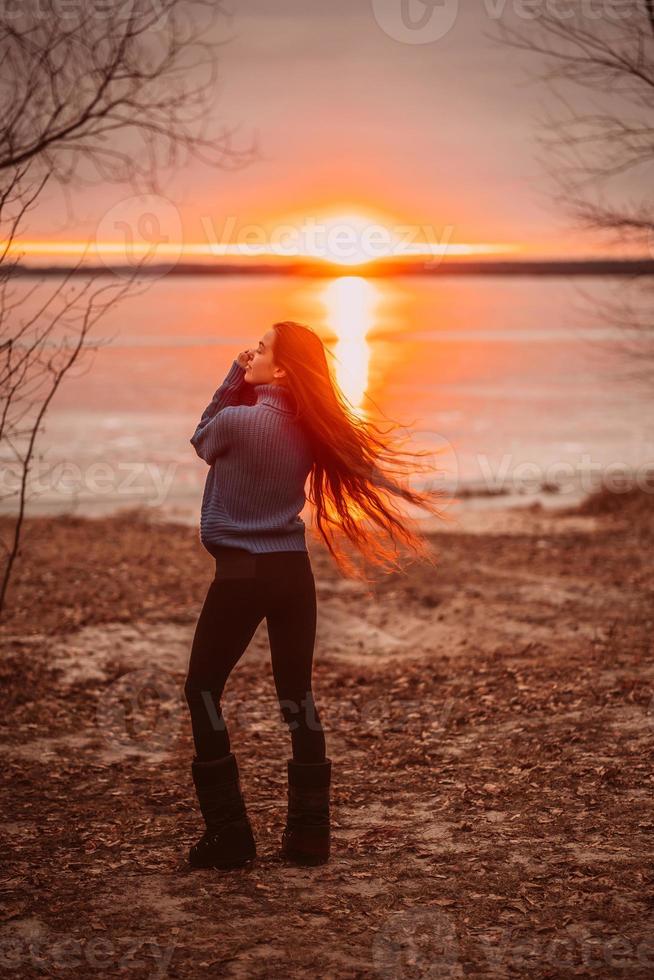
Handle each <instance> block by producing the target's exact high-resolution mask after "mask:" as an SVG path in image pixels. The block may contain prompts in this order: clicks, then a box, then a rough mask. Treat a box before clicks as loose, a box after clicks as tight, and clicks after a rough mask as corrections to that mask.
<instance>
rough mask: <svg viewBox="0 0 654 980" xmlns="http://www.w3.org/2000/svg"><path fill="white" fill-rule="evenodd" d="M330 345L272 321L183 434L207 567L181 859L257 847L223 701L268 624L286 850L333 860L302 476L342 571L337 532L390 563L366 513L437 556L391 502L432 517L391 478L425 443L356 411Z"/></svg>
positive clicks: (218, 863)
mask: <svg viewBox="0 0 654 980" xmlns="http://www.w3.org/2000/svg"><path fill="white" fill-rule="evenodd" d="M326 353H327V351H326V348H325V347H324V345H323V343H322V341H321V340H320V338H319V337H318V335H317V334H316V333H314V332H313V331H312V330H311V329H310V328H309V327H306V326H304V325H302V324H299V323H294V322H292V321H285V322H282V323H275V324H274V325H273V327H272V329H270V330H268V331H267V333H265V334H264V336H263V338H262V339H261V340H260V341H259V344H258V346H257V348H256V349H254V350H246V351H243V352H242V353H241V354H239V355H238V357H237V359H236V360H235V361H234V362H233V363H232V365H231V368H230V370H229V372H228V374H227V376H226V378H225V380H224V381H223V383H222V384H221V385H220V387H219V388H218V390H217V391H216V393H215V395H214V396H213V399H212V401H211V403H210V404H209V405H208V407H207V408H206V409H205V411H204V413H203V415H202V418H201V419H200V422H199V424H198V427H197V429H196V430H195V433H194V434H193V436H192V438H191V443H192V445H193V446H194V448H195V450H196V452H197V453H198V455H199V456H201V458H202V459H204V460H205V461H206V462H207V463H208V464H209V466H210V470H209V473H208V475H207V481H206V485H205V489H204V495H203V498H202V512H201V518H200V538H201V541H202V544H203V545H204V547H205V548H206V549H207V550H208V551H209V552H210V554H211V555H212V556H213V557H214V558H215V562H216V574H215V578H214V580H213V581H212V583H211V585H210V586H209V591H208V593H207V596H206V599H205V601H204V605H203V607H202V611H201V613H200V617H199V620H198V623H197V627H196V630H195V635H194V638H193V645H192V649H191V656H190V663H189V668H188V675H187V678H186V685H185V696H186V700H187V703H188V706H189V711H190V715H191V724H192V728H193V740H194V743H195V758H194V759H193V761H192V766H191V768H192V776H193V781H194V784H195V787H196V792H197V796H198V802H199V805H200V809H201V812H202V815H203V817H204V820H205V823H206V831H205V833H204V834H203V836H202V837H201V838H200V840H199V841H198V842H197V843H196V844H194V845H193V846H192V847H191V850H190V854H189V859H190V863H191V865H192V867H202V868H206V867H214V868H228V867H240V866H242V865H244V864H246V863H248V862H249V861H250V860H251V859H252V858H254V856H255V854H256V845H255V840H254V836H253V833H252V827H251V825H250V821H249V818H248V815H247V811H246V808H245V803H244V800H243V795H242V792H241V787H240V779H239V770H238V765H237V761H236V757H235V756H234V753H233V752H232V751H231V744H230V739H229V734H228V731H227V728H226V725H225V721H224V718H223V715H222V709H221V698H222V694H223V690H224V687H225V684H226V681H227V679H228V677H229V675H230V673H231V671H232V669H233V668H234V666H235V665H236V663H237V662H238V661H239V659H240V657H241V656H242V654H243V653H244V651H245V649H246V648H247V646H248V644H249V642H250V640H251V639H252V636H253V635H254V633H255V631H256V629H257V627H258V625H259V623H260V622H261V621H262V620H263V619H264V618H265V619H266V625H267V630H268V638H269V642H270V651H271V659H272V667H273V675H274V682H275V688H276V693H277V697H278V699H279V703H280V708H281V713H282V717H283V719H284V722H285V723H286V724H287V725H288V728H289V732H290V736H291V745H292V758H290V759H288V760H287V779H288V810H287V818H286V826H285V828H284V830H283V833H282V844H281V855H282V856H283V857H285V858H287V859H288V860H291V861H293V862H295V863H299V864H319V863H322V862H324V861H326V860H328V858H329V855H330V814H329V789H330V783H331V769H332V763H331V759H329V758H328V757H327V756H326V744H325V735H324V731H323V729H322V725H321V720H320V716H319V714H318V711H317V708H316V705H315V703H314V699H313V692H312V687H311V683H312V662H313V650H314V641H315V634H316V591H315V582H314V577H313V572H312V566H311V561H310V558H309V553H308V550H307V545H306V539H305V524H304V522H303V520H302V519H301V517H300V512H301V511H302V509H303V507H304V505H305V503H306V500H307V497H306V496H305V484H306V481H307V478H308V477H310V478H311V479H310V489H309V494H308V499H309V501H310V503H311V504H312V505H313V507H314V513H315V525H316V529H317V531H316V537H321V538H322V540H323V541H324V542H325V543H326V545H327V547H328V549H329V551H330V553H331V554H332V556H333V557H334V559H335V561H336V563H337V565H338V566H339V568H340V569H341V570H342V571H343V572H344V573H346V574H354V576H355V577H361V576H360V575H359V574H358V571H357V569H356V568H355V566H354V565H353V564H352V562H351V561H350V560H349V559H348V558H347V556H346V555H345V553H344V552H343V551H342V550H341V549H340V548H339V547H338V545H337V542H336V534H344V535H345V537H347V538H348V539H349V541H350V542H351V543H353V544H354V545H355V546H356V547H357V548H358V549H359V551H360V552H361V554H363V555H364V557H366V558H369V559H371V560H372V562H373V564H375V565H377V566H379V565H385V564H387V563H388V562H389V560H391V561H390V563H391V565H392V567H397V563H393V562H392V556H393V553H392V552H391V551H390V550H389V548H388V547H387V546H385V545H384V543H383V541H382V540H381V539H380V537H379V535H378V533H377V532H375V531H374V530H373V531H372V532H371V530H370V529H366V528H365V527H364V525H363V523H362V519H366V518H367V519H369V520H372V521H373V522H374V523H376V524H377V525H378V526H379V527H381V528H382V530H384V531H385V532H387V533H388V534H389V535H390V537H391V538H392V539H393V541H395V537H396V535H397V536H399V537H400V538H401V539H402V540H403V541H405V542H406V543H407V544H408V545H409V546H410V547H411V548H412V549H413V550H414V551H416V552H419V553H420V554H421V555H424V556H425V557H427V559H428V560H432V561H433V555H430V554H429V553H428V549H427V548H426V547H425V545H424V541H423V540H422V539H421V538H420V536H419V535H418V534H417V533H415V532H414V531H413V530H412V529H411V527H410V523H411V522H410V521H409V520H408V518H406V517H404V516H402V515H401V514H400V513H399V511H397V510H396V508H395V507H394V506H393V504H392V502H391V498H392V497H393V496H401V497H403V498H404V499H405V500H407V501H409V502H411V503H413V504H417V505H418V506H422V507H425V508H427V509H428V510H429V511H430V512H431V513H435V514H437V515H439V516H440V512H439V511H438V510H437V509H436V507H435V505H434V502H433V498H434V496H438V494H439V492H434V491H430V492H428V493H420V492H418V491H414V490H411V489H409V488H408V487H406V486H402V485H401V484H400V482H399V481H398V479H397V478H398V477H401V476H402V475H403V474H405V473H406V472H408V471H409V468H410V467H409V464H408V463H407V462H406V461H404V460H402V456H407V458H408V457H412V458H414V459H415V457H417V456H421V455H425V453H403V452H401V451H400V450H399V449H398V448H397V447H394V446H393V445H392V443H391V440H390V439H389V438H388V436H387V434H385V433H382V432H381V430H380V429H379V428H378V427H377V426H376V425H374V423H372V422H369V421H364V420H362V419H361V418H359V417H358V416H357V415H356V414H354V412H353V411H352V410H351V408H350V407H349V406H348V404H347V402H346V400H345V399H344V396H343V395H342V393H341V392H340V390H339V388H338V387H337V385H336V384H335V383H334V381H333V378H332V376H331V374H330V371H329V368H328V364H327V357H326ZM380 463H381V464H382V466H383V469H382V468H380ZM414 468H415V464H414ZM364 578H365V576H364ZM366 581H367V579H366Z"/></svg>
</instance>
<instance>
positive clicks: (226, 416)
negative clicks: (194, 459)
mask: <svg viewBox="0 0 654 980" xmlns="http://www.w3.org/2000/svg"><path fill="white" fill-rule="evenodd" d="M239 419H240V420H242V419H243V405H226V406H225V407H224V408H221V409H220V410H219V411H217V412H216V414H215V415H214V416H213V417H212V418H209V419H207V420H206V422H204V424H201V425H199V426H198V427H197V429H196V430H195V432H194V433H193V435H192V436H191V445H192V446H193V448H194V449H195V451H196V453H197V454H198V456H199V457H200V458H201V459H203V460H204V461H205V463H208V464H209V466H211V465H212V463H215V461H216V459H217V458H218V457H219V456H220V454H221V453H224V452H225V450H226V449H227V447H228V446H229V443H230V441H231V438H232V435H233V433H234V431H235V426H237V425H238V423H239Z"/></svg>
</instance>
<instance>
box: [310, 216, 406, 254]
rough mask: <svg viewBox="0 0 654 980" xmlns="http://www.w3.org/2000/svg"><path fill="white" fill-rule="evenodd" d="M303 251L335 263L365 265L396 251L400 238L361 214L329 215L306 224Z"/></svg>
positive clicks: (382, 225)
mask: <svg viewBox="0 0 654 980" xmlns="http://www.w3.org/2000/svg"><path fill="white" fill-rule="evenodd" d="M305 233H306V234H305V238H306V240H305V242H304V243H303V244H304V248H303V253H304V255H307V256H310V257H311V258H321V259H326V260H327V261H328V262H334V263H335V264H337V265H345V266H347V265H365V264H366V263H368V262H373V261H374V260H375V259H381V258H389V257H390V256H391V255H394V254H397V247H398V245H399V244H400V242H399V239H398V238H397V237H396V236H395V234H394V233H393V231H392V230H391V229H390V228H388V227H387V226H386V225H384V224H381V223H380V222H378V221H375V220H374V219H373V218H369V217H366V216H365V215H362V214H356V213H350V214H347V213H345V214H339V215H332V216H330V217H326V218H323V219H319V220H317V221H315V222H311V223H310V224H307V225H306V228H305Z"/></svg>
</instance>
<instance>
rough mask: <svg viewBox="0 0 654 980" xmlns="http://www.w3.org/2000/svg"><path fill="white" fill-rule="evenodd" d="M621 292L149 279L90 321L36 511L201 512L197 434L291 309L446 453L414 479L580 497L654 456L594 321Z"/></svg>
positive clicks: (46, 455)
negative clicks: (233, 369) (240, 356)
mask: <svg viewBox="0 0 654 980" xmlns="http://www.w3.org/2000/svg"><path fill="white" fill-rule="evenodd" d="M106 281H107V282H108V281H109V280H106ZM54 285H55V281H54V280H51V281H50V283H49V284H48V283H46V285H45V287H44V288H45V289H50V290H51V289H52V288H53V286H54ZM19 288H22V289H25V288H27V287H26V284H25V281H21V282H20V286H19ZM615 290H616V282H615V281H612V280H609V279H601V278H599V277H580V278H560V277H532V278H526V277H506V276H469V277H462V276H452V277H446V276H443V277H431V278H428V277H409V276H405V277H397V278H385V279H381V278H374V277H370V278H364V277H361V276H358V275H357V276H352V275H346V274H344V275H343V276H339V277H337V278H334V279H324V278H321V279H306V278H291V277H288V276H284V275H279V276H256V277H254V276H238V275H234V276H225V277H210V276H194V277H191V276H189V277H168V278H165V277H164V278H162V279H160V280H154V281H152V282H151V283H148V284H147V287H146V288H142V289H141V290H140V293H139V295H134V296H131V297H130V298H128V299H126V300H124V301H122V302H121V304H120V305H119V307H117V308H115V309H111V310H110V311H109V312H108V314H107V315H106V316H105V317H104V318H103V319H102V321H101V322H100V323H99V324H98V325H96V327H94V329H93V332H92V338H93V339H94V340H95V341H98V340H100V339H103V340H104V343H103V345H102V346H101V347H100V349H98V350H97V351H93V352H88V353H86V354H85V355H84V357H83V359H82V360H81V361H80V362H79V363H78V364H77V365H76V366H75V368H74V372H73V373H72V374H71V375H69V376H68V377H67V378H66V379H65V381H64V383H63V385H62V387H61V388H60V390H59V391H58V392H57V395H56V397H55V400H54V402H53V405H52V407H51V410H50V412H49V414H48V416H47V422H46V428H45V430H44V432H43V434H42V435H41V437H40V440H39V443H38V446H39V450H40V457H39V459H37V460H36V461H35V467H34V470H33V474H32V476H33V488H34V491H36V494H37V495H36V496H34V493H33V494H32V496H31V499H30V503H29V507H28V513H32V514H36V513H44V512H46V513H55V512H57V513H58V512H62V511H70V512H75V513H80V514H89V515H91V514H99V513H106V512H109V511H112V510H114V509H116V508H123V507H129V506H134V505H136V504H144V505H146V506H148V507H157V508H161V509H162V511H163V513H164V514H166V515H169V516H176V517H178V518H181V519H183V520H189V521H191V522H192V521H194V520H196V519H197V518H198V515H199V507H200V499H201V493H202V486H203V483H204V479H205V475H206V464H205V463H204V462H203V461H202V460H200V459H199V458H198V457H197V456H196V455H195V452H194V450H193V448H192V447H191V445H190V443H189V439H190V437H191V435H192V433H193V431H194V429H195V426H196V424H197V422H198V420H199V418H200V416H201V414H202V412H203V410H204V408H205V407H206V405H207V404H208V403H209V401H210V400H211V397H212V395H213V393H214V391H215V389H216V388H217V387H218V385H219V384H220V382H221V381H222V379H223V378H224V376H225V374H226V373H227V371H228V369H229V367H230V365H231V362H232V359H233V358H234V357H235V356H236V355H237V353H238V352H239V351H241V350H243V349H244V348H246V347H249V346H254V345H256V343H257V341H258V340H259V338H260V337H261V336H262V335H263V333H265V331H266V330H267V329H269V327H270V326H271V325H272V323H273V322H275V320H283V319H295V320H300V321H301V322H304V323H307V324H309V325H310V326H312V327H314V328H315V329H316V330H317V331H318V332H319V333H320V335H321V336H322V337H323V339H324V340H325V342H326V343H328V345H329V346H330V349H331V350H332V351H333V353H334V355H335V357H336V358H337V361H336V363H337V365H338V370H337V380H338V382H339V384H340V385H341V387H342V388H343V390H344V392H345V394H346V395H347V396H348V398H349V399H350V401H351V402H352V403H353V405H355V406H356V407H357V408H358V409H359V410H365V409H366V408H367V407H369V403H368V402H367V399H372V402H373V403H374V405H376V406H377V407H378V409H379V410H381V411H382V412H384V414H385V415H386V416H387V417H388V418H390V419H392V420H394V421H397V422H402V423H404V424H407V425H409V426H410V429H411V432H412V434H413V436H412V442H411V443H410V444H409V445H410V446H411V448H416V449H429V450H430V451H431V450H436V449H438V450H439V452H438V454H437V456H434V457H433V466H434V470H433V474H432V475H431V477H430V474H422V475H421V476H420V479H416V485H419V484H420V483H421V482H423V483H424V481H425V480H429V479H431V480H432V482H433V483H434V484H435V485H438V486H442V487H443V488H445V489H446V490H447V491H448V492H449V493H452V494H454V495H457V494H458V495H460V496H461V497H462V498H464V499H465V500H466V501H467V504H466V505H473V504H474V506H485V505H487V504H488V502H489V501H492V503H493V506H496V505H497V504H498V503H513V502H515V501H516V499H520V500H523V501H525V502H528V501H530V500H532V499H542V500H545V502H546V503H551V504H554V503H557V502H559V501H566V502H567V501H571V500H572V499H578V498H579V496H580V495H582V494H583V493H584V492H586V491H587V490H588V489H591V488H592V486H593V485H596V484H597V481H598V480H599V479H601V478H602V474H606V475H608V474H610V473H612V472H615V473H618V474H620V473H623V472H625V471H626V472H631V473H635V474H636V475H639V474H642V472H643V470H644V468H645V467H647V466H654V416H653V413H652V408H651V397H650V396H651V390H650V391H648V390H647V387H646V385H644V384H639V383H638V382H637V381H634V380H629V373H630V372H631V371H633V369H634V363H633V362H630V361H626V360H625V359H624V358H623V357H622V356H621V354H620V352H619V350H618V345H619V344H620V342H621V339H623V338H622V336H621V332H620V330H619V329H618V328H617V327H616V326H613V325H611V324H607V323H606V322H600V320H599V318H597V317H596V316H595V315H594V312H595V303H598V304H600V307H602V308H603V306H604V305H605V303H606V301H607V300H608V298H609V297H610V296H614V295H615ZM6 459H7V456H6V452H5V462H6ZM6 476H7V471H6V469H5V485H6ZM552 486H554V487H558V488H559V492H558V493H551V492H550V493H548V492H547V490H548V487H550V488H551V487H552ZM498 490H499V491H502V492H503V495H502V496H501V497H494V496H493V494H494V493H495V492H496V491H498ZM10 505H11V502H5V504H4V509H5V510H6V509H9V508H10Z"/></svg>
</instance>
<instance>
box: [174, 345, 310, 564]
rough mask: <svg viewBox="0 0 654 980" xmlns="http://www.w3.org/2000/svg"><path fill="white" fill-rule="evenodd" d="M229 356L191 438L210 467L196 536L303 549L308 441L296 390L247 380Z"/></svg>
mask: <svg viewBox="0 0 654 980" xmlns="http://www.w3.org/2000/svg"><path fill="white" fill-rule="evenodd" d="M244 378H245V369H244V368H242V367H241V366H240V365H239V363H238V361H236V360H234V361H233V363H232V366H231V368H230V369H229V372H228V374H227V376H226V378H225V380H224V381H223V383H222V384H221V385H220V387H219V388H218V390H217V391H216V393H215V394H214V396H213V398H212V400H211V402H210V404H209V405H208V406H207V408H206V409H205V410H204V412H203V414H202V418H201V419H200V422H199V423H198V427H197V429H196V430H195V432H194V434H193V436H192V437H191V444H192V445H193V446H194V448H195V450H196V452H197V454H198V456H200V457H201V458H202V459H204V460H205V462H207V463H208V464H209V466H210V469H209V473H208V474H207V481H206V484H205V488H204V494H203V497H202V512H201V517H200V540H201V542H202V544H203V545H204V547H205V548H206V549H207V551H209V552H211V546H212V545H226V546H228V547H229V546H231V547H236V548H245V549H246V550H247V551H250V552H255V553H261V552H270V551H307V546H306V540H305V524H304V521H303V520H302V518H301V517H300V516H299V515H300V512H301V510H302V508H303V507H304V505H305V503H306V496H305V484H306V480H307V477H308V476H309V473H310V471H311V467H312V465H313V456H312V453H311V448H310V443H309V441H308V439H307V436H306V433H305V431H304V429H303V427H302V425H301V423H300V422H299V421H298V420H297V419H295V418H294V414H295V411H296V404H295V399H294V397H293V394H292V393H291V392H290V391H289V390H288V389H286V388H283V387H281V386H280V385H275V384H259V385H250V384H248V383H247V382H246V381H245V380H244Z"/></svg>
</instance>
